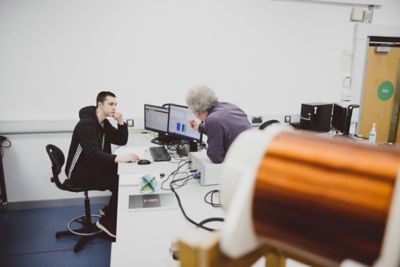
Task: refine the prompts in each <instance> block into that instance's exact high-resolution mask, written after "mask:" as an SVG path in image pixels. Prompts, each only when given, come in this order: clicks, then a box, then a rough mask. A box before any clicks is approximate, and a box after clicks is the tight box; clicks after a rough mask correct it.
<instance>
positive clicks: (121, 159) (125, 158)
mask: <svg viewBox="0 0 400 267" xmlns="http://www.w3.org/2000/svg"><path fill="white" fill-rule="evenodd" d="M138 160H139V156H138V155H136V154H133V153H130V154H126V155H120V156H116V157H115V162H117V163H127V162H136V161H138Z"/></svg>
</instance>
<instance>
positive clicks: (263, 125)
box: [258, 120, 280, 130]
mask: <svg viewBox="0 0 400 267" xmlns="http://www.w3.org/2000/svg"><path fill="white" fill-rule="evenodd" d="M274 123H280V122H279V121H278V120H269V121H266V122H263V123H262V124H261V125H260V127H258V129H260V130H264V129H265V128H267V127H268V126H270V125H271V124H274Z"/></svg>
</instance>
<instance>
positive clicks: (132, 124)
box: [126, 119, 135, 127]
mask: <svg viewBox="0 0 400 267" xmlns="http://www.w3.org/2000/svg"><path fill="white" fill-rule="evenodd" d="M126 124H128V127H133V126H135V120H134V119H127V120H126Z"/></svg>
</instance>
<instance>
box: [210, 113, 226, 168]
mask: <svg viewBox="0 0 400 267" xmlns="http://www.w3.org/2000/svg"><path fill="white" fill-rule="evenodd" d="M205 130H206V131H207V133H208V134H207V143H208V149H207V155H208V157H209V158H210V160H211V161H212V162H213V163H221V162H222V161H224V158H225V153H226V151H225V148H224V136H225V130H224V129H223V127H222V124H221V123H219V121H218V120H208V121H207V124H206V126H205Z"/></svg>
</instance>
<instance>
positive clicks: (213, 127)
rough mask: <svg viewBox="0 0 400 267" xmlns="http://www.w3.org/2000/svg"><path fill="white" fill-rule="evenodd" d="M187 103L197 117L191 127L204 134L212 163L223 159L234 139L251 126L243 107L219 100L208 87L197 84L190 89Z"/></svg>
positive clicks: (192, 121)
mask: <svg viewBox="0 0 400 267" xmlns="http://www.w3.org/2000/svg"><path fill="white" fill-rule="evenodd" d="M186 104H187V105H188V106H189V108H190V109H191V110H192V111H193V114H194V115H195V116H196V118H197V119H198V120H191V121H190V126H191V127H192V128H193V129H196V130H198V131H199V132H200V133H203V134H205V135H207V143H208V148H207V155H208V157H209V158H210V159H211V161H212V162H214V163H221V162H222V161H224V159H225V154H226V152H227V151H228V149H229V147H230V145H231V144H232V142H233V140H235V138H236V137H237V136H238V135H239V134H240V133H242V132H243V131H245V130H247V129H250V128H251V125H250V122H249V120H248V119H247V115H246V114H245V113H244V112H243V110H241V109H240V108H239V107H238V106H236V105H234V104H231V103H227V102H219V101H218V98H217V97H216V96H215V94H214V92H213V91H212V90H211V89H210V88H209V87H207V86H197V87H194V88H192V89H191V90H189V92H188V93H187V95H186Z"/></svg>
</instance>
